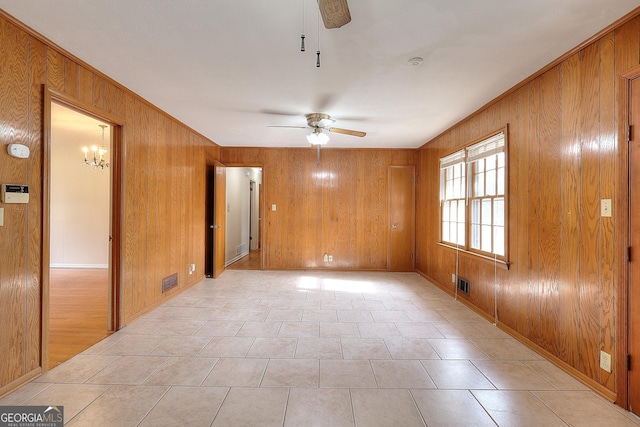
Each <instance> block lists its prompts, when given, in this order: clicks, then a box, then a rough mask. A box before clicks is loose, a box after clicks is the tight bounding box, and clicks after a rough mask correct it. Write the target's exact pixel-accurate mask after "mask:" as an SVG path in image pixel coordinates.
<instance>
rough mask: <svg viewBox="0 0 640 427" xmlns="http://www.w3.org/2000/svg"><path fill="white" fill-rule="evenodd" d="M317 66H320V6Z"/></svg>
mask: <svg viewBox="0 0 640 427" xmlns="http://www.w3.org/2000/svg"><path fill="white" fill-rule="evenodd" d="M316 67H318V68H320V7H318V51H317V52H316Z"/></svg>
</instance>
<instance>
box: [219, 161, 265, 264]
mask: <svg viewBox="0 0 640 427" xmlns="http://www.w3.org/2000/svg"><path fill="white" fill-rule="evenodd" d="M252 180H253V181H255V182H256V194H254V198H256V199H255V200H256V201H255V203H254V215H253V218H254V227H256V228H255V229H256V230H257V217H258V202H257V200H258V197H259V195H258V184H260V183H261V182H262V170H261V169H259V168H235V167H229V168H227V177H226V181H227V205H226V209H227V229H226V242H225V248H226V249H225V251H226V253H225V265H229V264H231V263H232V262H234V261H236V260H238V259H240V258H242V257H243V256H245V255H247V254H248V253H249V218H250V215H249V206H250V197H251V195H250V191H249V182H250V181H252ZM255 234H256V235H255V236H254V238H253V241H254V242H255V244H256V245H257V240H258V237H257V231H256V233H255ZM243 244H244V246H243V247H240V246H241V245H243ZM252 249H257V247H252Z"/></svg>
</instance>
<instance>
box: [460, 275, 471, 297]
mask: <svg viewBox="0 0 640 427" xmlns="http://www.w3.org/2000/svg"><path fill="white" fill-rule="evenodd" d="M458 290H459V291H460V292H464V293H465V294H468V293H469V281H468V280H467V279H463V278H462V277H458Z"/></svg>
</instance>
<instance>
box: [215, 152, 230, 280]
mask: <svg viewBox="0 0 640 427" xmlns="http://www.w3.org/2000/svg"><path fill="white" fill-rule="evenodd" d="M215 169H216V171H215V177H214V184H213V185H214V193H215V194H214V196H213V198H214V202H213V246H214V249H213V252H214V260H213V277H218V276H219V275H221V274H222V272H223V271H224V254H225V230H226V224H227V217H226V204H227V168H225V166H224V165H223V164H222V163H218V162H216V163H215Z"/></svg>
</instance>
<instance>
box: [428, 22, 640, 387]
mask: <svg viewBox="0 0 640 427" xmlns="http://www.w3.org/2000/svg"><path fill="white" fill-rule="evenodd" d="M639 52H640V18H635V19H632V20H631V21H628V22H626V23H625V24H624V25H621V26H620V27H618V28H616V29H615V30H613V31H611V32H609V33H607V34H605V35H603V36H602V37H600V38H599V39H598V40H596V41H594V42H593V43H591V44H588V45H587V46H585V47H584V48H582V49H580V50H579V51H578V52H576V53H575V54H573V55H571V56H569V57H567V58H566V59H563V60H562V61H561V62H559V63H558V64H557V65H555V66H554V67H553V68H550V69H549V70H548V71H546V72H544V73H543V74H541V75H539V76H538V77H537V78H535V79H531V80H529V81H527V82H526V83H525V84H523V85H519V86H518V88H517V89H516V90H514V91H511V92H509V93H508V94H507V95H506V96H504V97H502V98H501V99H499V100H498V101H496V102H495V103H492V104H490V106H488V107H486V108H484V109H482V110H481V111H479V112H478V113H476V114H475V115H473V116H471V117H470V118H469V119H467V120H466V121H463V122H461V123H460V124H458V125H457V126H455V127H454V128H452V129H450V130H449V131H447V132H446V133H444V134H442V135H440V136H439V137H437V138H436V139H434V140H432V141H430V142H428V143H427V144H426V145H424V146H423V147H422V148H421V149H420V151H419V156H418V157H419V160H418V163H419V171H420V173H419V181H418V199H417V200H418V208H417V209H418V224H417V226H418V230H417V234H418V239H417V242H418V247H417V251H418V263H417V268H418V270H420V271H421V272H422V273H424V274H425V275H426V276H427V277H429V278H431V279H433V280H434V281H435V282H437V283H438V284H439V285H440V286H442V287H443V288H446V289H448V290H450V291H453V284H452V283H451V280H450V278H451V274H452V273H454V272H455V263H456V252H455V250H450V249H448V248H444V247H442V246H440V245H438V244H437V241H438V238H439V237H438V236H439V232H438V208H439V188H438V180H439V178H438V159H439V158H440V157H441V156H442V155H444V154H446V153H449V152H451V151H452V150H453V149H455V148H457V147H460V146H462V145H464V144H466V143H467V142H470V141H472V140H474V139H476V138H479V137H481V136H483V135H485V134H487V133H488V132H490V131H493V130H495V129H498V128H500V127H503V126H504V125H505V124H508V125H509V135H508V138H509V139H508V150H509V154H508V159H509V230H508V233H509V260H510V262H511V265H510V269H509V270H508V271H507V270H505V269H501V268H499V267H498V268H497V269H496V268H495V266H494V264H493V263H492V262H488V261H483V260H478V259H477V258H474V257H470V256H467V255H464V254H461V255H460V259H459V260H460V264H459V274H460V276H462V277H465V278H467V279H469V280H470V284H471V293H470V295H469V296H468V301H469V302H471V303H472V304H473V305H475V306H476V307H477V308H479V309H480V310H482V311H483V312H485V313H486V314H487V315H488V316H490V317H493V315H494V308H495V306H494V304H495V305H497V311H498V320H499V322H500V323H501V324H502V325H504V326H506V327H507V328H509V329H511V330H512V331H514V332H515V333H517V334H518V335H520V336H521V337H523V338H524V339H526V340H528V341H529V342H530V343H531V344H532V345H534V346H537V347H538V348H540V349H542V350H544V351H546V352H547V354H549V355H551V356H552V357H554V358H557V360H559V361H561V362H560V363H561V364H564V365H565V366H566V367H568V368H569V369H570V370H574V372H575V373H577V374H578V375H579V376H581V377H582V378H583V379H586V380H587V381H590V382H591V383H592V385H594V386H595V387H597V388H601V390H603V391H604V392H605V394H606V391H610V392H613V393H615V392H616V391H617V389H616V387H617V384H616V378H617V377H616V375H617V373H616V372H615V371H614V372H613V373H612V374H609V373H607V372H606V371H604V370H601V369H600V368H599V352H600V350H604V351H606V352H607V353H609V354H612V355H614V360H616V359H615V358H618V359H619V358H620V357H623V356H624V355H620V354H616V340H617V338H618V337H616V327H617V326H616V316H617V310H619V309H620V307H621V306H622V304H624V303H625V302H624V301H621V300H619V299H618V298H617V295H616V292H617V289H619V286H621V285H622V286H624V285H625V284H621V283H620V280H621V279H620V278H621V277H624V273H623V270H624V269H625V268H626V262H625V260H624V259H620V256H619V255H618V254H619V253H621V251H620V250H619V248H618V246H616V244H617V245H620V242H624V241H625V239H624V236H625V233H626V232H627V231H626V230H624V229H623V228H624V226H621V225H620V224H618V223H619V222H621V221H620V219H619V217H618V215H617V214H616V212H620V209H625V208H624V206H621V205H622V203H623V200H622V198H621V197H620V194H621V193H620V192H621V191H622V190H623V189H622V188H621V187H622V186H623V185H624V183H621V182H620V178H619V176H618V174H617V172H616V168H617V167H620V165H619V164H617V162H620V161H621V159H623V156H621V153H622V152H623V150H626V140H625V138H624V136H621V137H619V136H618V130H617V129H618V127H617V126H618V121H617V120H618V114H619V113H620V111H619V110H618V104H617V102H618V101H617V91H618V90H619V88H618V87H617V85H618V84H619V81H618V75H619V74H621V73H623V72H625V71H627V70H629V69H630V68H632V67H634V66H637V65H638V64H639V62H640V57H639ZM601 199H612V200H613V201H614V205H613V212H614V216H613V217H611V218H606V217H605V218H601V217H600V200H601ZM494 284H495V286H496V287H494ZM494 291H495V292H494ZM494 293H495V295H497V298H494ZM462 297H463V298H466V297H464V296H462ZM620 375H626V372H625V373H620Z"/></svg>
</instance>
